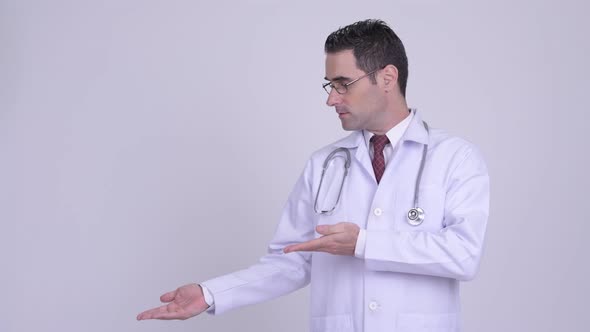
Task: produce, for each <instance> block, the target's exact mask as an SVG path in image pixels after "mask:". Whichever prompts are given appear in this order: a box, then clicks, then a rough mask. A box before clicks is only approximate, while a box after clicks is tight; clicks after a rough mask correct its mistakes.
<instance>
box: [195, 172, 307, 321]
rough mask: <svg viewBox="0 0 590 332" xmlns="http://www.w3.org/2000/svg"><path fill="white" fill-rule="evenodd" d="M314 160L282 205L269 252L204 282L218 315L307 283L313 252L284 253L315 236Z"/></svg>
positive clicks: (286, 292)
mask: <svg viewBox="0 0 590 332" xmlns="http://www.w3.org/2000/svg"><path fill="white" fill-rule="evenodd" d="M310 174H311V162H308V164H307V166H306V167H305V170H304V172H303V174H302V175H301V177H300V178H299V180H298V181H297V183H296V185H295V187H294V189H293V191H292V192H291V194H290V195H289V199H288V201H287V203H286V205H285V207H284V209H283V212H282V215H281V218H280V221H279V224H278V227H277V230H276V232H275V235H274V237H273V239H272V241H271V242H270V244H269V247H268V253H267V254H266V255H265V256H263V257H262V258H261V259H260V261H259V262H258V263H257V264H254V265H252V266H250V267H249V268H247V269H244V270H240V271H236V272H233V273H229V274H227V275H224V276H221V277H218V278H214V279H211V280H208V281H205V282H203V283H201V284H202V285H204V286H205V287H207V289H209V291H210V292H211V294H212V296H213V300H214V303H215V307H214V308H213V310H210V311H208V313H210V314H214V315H218V314H221V313H224V312H226V311H228V310H230V309H235V308H238V307H241V306H245V305H249V304H254V303H259V302H262V301H266V300H270V299H273V298H276V297H279V296H281V295H285V294H288V293H290V292H293V291H295V290H297V289H299V288H302V287H304V286H306V285H307V284H308V283H309V279H310V262H311V254H310V253H306V252H294V253H289V254H284V253H283V248H285V247H286V246H288V245H291V244H295V243H300V242H305V241H309V240H311V239H313V238H314V234H315V233H314V226H313V224H312V220H313V219H312V216H311V211H312V209H313V207H312V205H311V204H312V201H311V197H312V195H311V189H310V188H311V185H310Z"/></svg>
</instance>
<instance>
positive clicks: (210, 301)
mask: <svg viewBox="0 0 590 332" xmlns="http://www.w3.org/2000/svg"><path fill="white" fill-rule="evenodd" d="M199 286H201V289H202V290H203V297H204V298H205V303H207V304H208V305H209V308H208V309H207V311H212V310H213V309H215V300H214V299H213V294H211V291H210V290H209V288H207V287H205V286H203V285H202V284H199Z"/></svg>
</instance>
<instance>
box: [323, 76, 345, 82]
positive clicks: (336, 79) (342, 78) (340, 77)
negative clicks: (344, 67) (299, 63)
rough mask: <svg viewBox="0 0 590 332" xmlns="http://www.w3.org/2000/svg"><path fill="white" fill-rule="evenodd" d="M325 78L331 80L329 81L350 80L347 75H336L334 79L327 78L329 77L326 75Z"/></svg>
mask: <svg viewBox="0 0 590 332" xmlns="http://www.w3.org/2000/svg"><path fill="white" fill-rule="evenodd" d="M324 79H325V80H326V81H329V82H342V81H350V77H346V76H336V77H334V78H333V79H332V80H330V79H329V78H327V77H324Z"/></svg>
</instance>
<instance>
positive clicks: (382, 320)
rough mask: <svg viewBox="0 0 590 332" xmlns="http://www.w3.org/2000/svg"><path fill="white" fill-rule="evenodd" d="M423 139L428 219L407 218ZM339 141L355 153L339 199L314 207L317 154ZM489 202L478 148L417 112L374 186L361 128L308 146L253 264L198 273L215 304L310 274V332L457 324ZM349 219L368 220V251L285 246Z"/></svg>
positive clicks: (292, 284)
mask: <svg viewBox="0 0 590 332" xmlns="http://www.w3.org/2000/svg"><path fill="white" fill-rule="evenodd" d="M427 142H428V154H427V159H426V165H425V168H424V173H423V176H422V182H421V186H420V191H419V192H420V202H419V205H420V207H422V208H423V209H424V211H425V217H426V218H425V221H424V222H423V223H422V224H421V225H419V226H411V225H409V224H408V223H407V221H406V214H407V212H408V210H409V209H410V208H411V207H412V205H413V200H414V186H415V181H416V177H417V170H418V168H419V165H420V159H421V157H422V149H423V144H425V143H427ZM337 147H346V148H348V149H350V152H351V156H352V163H351V166H350V171H349V175H348V177H347V178H346V182H345V185H344V188H343V194H342V198H341V200H340V203H339V204H338V207H337V208H336V210H335V211H334V212H333V213H332V214H331V215H318V214H316V213H315V212H314V208H313V204H314V200H315V197H314V196H315V194H316V190H317V188H318V185H319V181H320V176H321V170H322V164H323V162H324V160H325V158H326V156H327V155H328V154H329V153H330V152H331V151H333V150H334V149H335V148H337ZM488 210H489V180H488V173H487V168H486V165H485V163H484V161H483V159H482V157H481V155H480V153H479V152H478V150H477V149H476V148H475V147H474V146H473V145H472V144H470V143H468V142H466V141H465V140H462V139H459V138H457V137H453V136H451V135H449V134H447V133H446V132H444V131H442V130H439V129H433V128H431V129H430V133H428V132H427V131H426V129H425V128H424V126H423V124H422V120H421V118H420V116H419V114H418V113H415V114H414V118H413V119H412V122H411V123H410V124H409V127H408V129H407V131H406V133H405V134H404V136H403V137H402V139H401V140H400V142H399V144H398V147H397V149H396V151H395V153H394V155H393V158H392V159H391V160H390V161H389V162H388V165H387V167H386V169H385V173H384V174H383V177H382V179H381V183H380V185H379V186H378V185H377V183H376V181H375V176H374V172H373V169H372V166H371V160H370V157H369V152H368V151H367V147H366V144H365V142H364V141H363V135H362V132H360V131H359V132H353V133H351V134H350V135H349V136H348V137H346V138H344V139H342V140H340V141H337V142H335V143H333V144H331V145H328V146H326V147H324V148H322V149H320V150H319V151H317V152H316V153H314V154H313V155H312V157H311V158H310V160H309V161H308V162H307V165H306V167H305V169H304V171H303V174H302V175H301V177H300V178H299V180H298V181H297V183H296V185H295V188H294V189H293V191H292V193H291V195H290V196H289V199H288V201H287V203H286V205H285V208H284V210H283V213H282V216H281V218H280V221H279V224H278V228H277V231H276V234H275V236H274V238H273V239H272V241H271V243H270V245H269V250H268V254H267V255H265V256H264V257H262V258H261V259H260V262H259V263H258V264H255V265H253V266H251V267H250V268H248V269H245V270H241V271H237V272H234V273H231V274H228V275H225V276H221V277H219V278H215V279H212V280H209V281H206V282H204V283H202V284H203V285H204V286H206V287H207V288H208V289H209V290H210V291H211V293H212V295H213V298H214V301H215V308H214V310H213V311H212V313H213V314H220V313H223V312H225V311H227V310H230V309H234V308H237V307H240V306H243V305H247V304H253V303H257V302H261V301H264V300H268V299H272V298H275V297H278V296H281V295H284V294H287V293H290V292H292V291H295V290H297V289H299V288H301V287H304V286H305V285H307V284H308V283H309V282H310V281H311V322H310V330H311V331H312V332H320V331H321V332H328V331H338V332H349V331H356V332H361V331H366V332H379V331H388V332H393V331H396V332H402V331H403V332H407V331H411V332H420V331H436V332H448V331H453V332H456V331H460V299H459V281H461V280H470V279H472V278H473V277H474V275H475V273H476V271H477V268H478V264H479V261H480V257H481V253H482V246H483V242H484V235H485V230H486V223H487V219H488ZM342 221H349V222H354V223H356V224H358V225H359V226H360V228H362V229H366V232H367V233H366V234H367V236H366V247H365V257H364V258H357V257H351V256H337V255H331V254H326V253H309V252H295V253H290V254H284V253H283V252H282V250H283V248H284V247H285V246H287V245H290V244H294V243H300V242H305V241H308V240H310V239H313V238H316V237H318V236H319V235H318V234H317V233H315V230H314V228H315V226H317V225H320V224H335V223H338V222H342Z"/></svg>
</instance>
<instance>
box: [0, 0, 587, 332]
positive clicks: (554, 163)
mask: <svg viewBox="0 0 590 332" xmlns="http://www.w3.org/2000/svg"><path fill="white" fill-rule="evenodd" d="M588 12H589V6H588V5H587V4H586V2H584V1H533V0H527V1H486V2H479V1H387V2H385V1H384V2H375V1H364V2H361V1H350V2H347V1H322V2H311V1H310V2H298V3H297V4H295V3H288V4H278V3H275V2H273V1H247V2H239V1H234V2H229V1H218V2H215V3H213V2H211V3H206V2H197V1H188V0H185V1H181V0H174V1H153V0H150V1H139V0H124V1H121V0H120V1H115V0H112V1H74V0H71V1H65V0H54V1H26V0H24V1H23V0H21V1H8V0H1V1H0V226H1V227H0V269H1V273H0V294H1V298H2V299H1V300H0V331H2V332H12V331H89V332H90V331H142V332H148V331H261V332H263V331H269V332H270V331H272V332H276V331H285V332H289V331H304V330H306V329H307V326H308V296H309V294H308V290H307V289H304V290H302V291H299V292H296V293H295V294H292V295H290V296H287V297H283V298H280V299H277V300H273V301H271V302H268V303H264V304H259V305H255V306H251V307H247V308H243V309H239V310H235V311H233V312H230V313H228V314H226V315H222V316H219V317H212V316H209V315H201V316H199V317H196V318H193V319H191V320H188V321H184V322H176V321H175V322H168V321H164V322H161V321H144V322H137V321H135V316H136V314H137V313H138V312H140V311H142V310H144V309H147V308H149V307H152V306H155V305H157V304H158V297H159V295H160V294H162V293H163V292H165V291H168V290H172V289H174V288H176V287H177V286H180V285H183V284H185V283H189V282H199V281H202V280H205V279H208V278H211V277H214V276H217V275H220V274H223V273H226V272H231V271H233V270H235V269H240V268H244V267H247V266H248V265H249V264H251V263H253V262H255V261H256V260H257V259H258V257H259V256H260V255H262V254H263V253H264V252H265V250H266V244H267V242H268V241H269V240H270V238H271V236H272V234H273V232H274V229H275V225H276V222H277V220H278V216H279V213H280V210H281V208H282V205H283V203H284V201H285V200H286V197H287V194H288V193H289V192H290V190H291V187H292V185H293V184H294V182H295V180H296V179H297V177H298V176H299V173H300V172H301V170H302V168H303V165H304V164H305V161H306V159H307V158H308V157H309V155H310V154H311V152H312V151H314V150H316V149H318V148H320V147H321V146H323V145H325V144H327V143H329V142H332V141H334V140H336V139H337V138H339V137H342V136H343V135H345V134H346V133H344V132H343V131H342V129H341V128H340V122H339V120H338V119H337V116H336V115H335V113H334V112H333V110H332V109H330V108H328V107H327V106H326V105H325V99H326V97H327V96H326V94H325V92H324V91H323V90H322V89H321V87H320V85H321V83H322V82H323V77H324V54H323V43H324V41H325V38H326V36H327V35H328V34H329V33H330V32H332V31H334V30H335V29H337V28H338V27H340V26H344V25H347V24H350V23H352V22H355V21H358V20H361V19H366V18H381V19H383V20H385V21H386V22H388V23H389V24H390V25H391V26H392V27H393V29H394V30H395V31H396V32H397V33H398V34H399V36H400V37H401V38H402V40H403V41H404V44H405V45H406V49H407V53H408V57H409V62H410V78H409V82H408V93H407V97H408V102H409V105H410V106H412V107H416V108H418V109H419V110H420V111H421V112H422V115H423V117H424V118H425V119H426V120H427V121H428V122H429V123H430V125H432V126H435V127H442V128H445V129H447V130H449V131H451V132H453V133H456V134H458V135H459V136H462V137H465V138H467V139H469V140H470V141H472V142H474V143H475V144H476V145H478V146H479V147H480V148H481V150H482V151H483V153H484V155H485V157H486V160H487V162H488V166H489V170H490V176H491V181H492V201H491V215H490V221H489V228H488V234H487V244H486V251H485V255H484V259H483V261H482V265H481V269H480V273H479V275H478V277H477V278H476V279H475V280H474V281H472V282H469V283H466V284H464V285H463V291H462V298H463V310H464V327H465V331H478V332H488V331H489V332H492V331H494V332H496V331H537V332H541V331H548V332H549V331H550V332H554V331H586V330H587V328H588V326H589V325H590V315H588V313H587V299H588V297H589V296H590V291H589V286H588V280H590V266H589V265H590V264H589V261H590V259H589V258H588V248H587V246H585V245H584V244H585V243H584V240H585V239H587V237H588V234H589V231H590V227H589V226H588V221H589V219H590V218H589V217H590V213H589V212H588V204H587V188H588V187H589V185H590V183H589V176H588V175H587V171H586V170H587V169H588V168H589V166H590V165H589V164H590V163H589V161H588V134H587V133H586V132H585V130H587V129H588V118H589V117H588V115H587V112H588V111H589V107H588V106H589V103H588V101H587V94H588V92H587V90H588V88H589V87H590V84H589V83H590V82H589V78H588V77H589V76H590V66H589V65H588V59H590V48H589V42H588V32H589V30H590V23H588V20H587V14H588ZM409 194H411V193H409Z"/></svg>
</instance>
